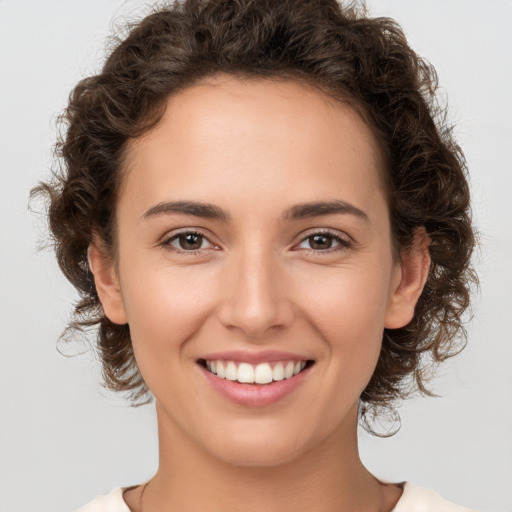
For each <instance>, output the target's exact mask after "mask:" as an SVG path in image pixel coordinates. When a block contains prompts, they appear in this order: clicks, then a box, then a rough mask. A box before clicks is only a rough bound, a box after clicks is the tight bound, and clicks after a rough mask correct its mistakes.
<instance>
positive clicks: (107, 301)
mask: <svg viewBox="0 0 512 512" xmlns="http://www.w3.org/2000/svg"><path fill="white" fill-rule="evenodd" d="M87 257H88V262H89V268H90V270H91V272H92V274H93V275H94V284H95V285H96V291H97V292H98V296H99V298H100V302H101V305H102V307H103V311H104V312H105V315H106V317H107V318H108V319H109V320H110V321H111V322H113V323H115V324H119V325H123V324H126V323H128V319H127V316H126V311H125V308H124V302H123V297H122V294H121V287H120V286H119V278H118V276H117V273H116V271H115V268H114V265H113V264H112V261H111V258H110V257H109V256H107V251H106V250H105V249H104V248H103V247H101V244H100V243H99V242H96V241H95V242H93V243H92V244H91V245H89V249H88V251H87Z"/></svg>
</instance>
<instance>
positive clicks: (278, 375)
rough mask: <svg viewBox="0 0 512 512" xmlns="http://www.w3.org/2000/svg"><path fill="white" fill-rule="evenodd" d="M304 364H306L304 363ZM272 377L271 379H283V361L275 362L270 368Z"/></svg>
mask: <svg viewBox="0 0 512 512" xmlns="http://www.w3.org/2000/svg"><path fill="white" fill-rule="evenodd" d="M304 366H306V364H304ZM272 379H273V380H283V379H284V366H283V363H277V364H276V365H275V366H274V369H273V370H272Z"/></svg>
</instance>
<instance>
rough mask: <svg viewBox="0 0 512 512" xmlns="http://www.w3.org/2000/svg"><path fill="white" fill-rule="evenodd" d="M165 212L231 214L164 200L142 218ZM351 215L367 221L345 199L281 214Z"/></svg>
mask: <svg viewBox="0 0 512 512" xmlns="http://www.w3.org/2000/svg"><path fill="white" fill-rule="evenodd" d="M166 214H179V215H192V216H194V217H202V218H205V219H214V220H220V221H223V222H229V221H230V220H231V215H230V214H229V212H227V211H225V210H223V209H222V208H219V207H218V206H215V205H213V204H209V203H200V202H197V201H164V202H162V203H158V204H157V205H155V206H153V207H151V208H150V209H149V210H148V211H147V212H146V213H144V215H143V216H142V218H143V219H147V218H150V217H155V216H159V215H166ZM335 214H344V215H353V216H355V217H357V218H360V219H362V220H364V221H366V222H369V219H368V215H366V213H365V212H364V211H363V210H361V209H359V208H357V207H356V206H354V205H352V204H350V203H347V202H345V201H340V200H335V201H313V202H309V203H300V204H296V205H294V206H292V207H291V208H289V209H288V210H286V211H285V212H284V213H283V215H282V220H283V221H289V220H299V219H305V218H311V217H319V216H321V215H335Z"/></svg>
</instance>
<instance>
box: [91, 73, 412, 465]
mask: <svg viewBox="0 0 512 512" xmlns="http://www.w3.org/2000/svg"><path fill="white" fill-rule="evenodd" d="M379 161H380V160H379V154H378V150H377V145H376V142H375V140H374V138H373V136H372V134H371V131H370V130H369V129H368V127H367V126H366V125H365V123H364V122H363V121H362V120H361V118H360V117H359V116H358V115H357V114H356V113H355V111H354V110H352V109H351V108H350V107H349V106H347V105H343V104H340V103H335V102H334V101H333V100H331V99H329V98H328V97H326V96H324V95H323V94H322V93H321V92H319V91H318V90H313V89H311V88H308V87H306V86H304V85H301V84H299V83H296V82H291V81H290V82H279V83H277V82H272V81H268V80H262V79H260V80H252V81H246V82H242V81H239V80H238V79H236V78H233V77H229V76H219V77H217V78H215V79H210V80H208V81H207V82H203V83H201V84H199V85H196V86H193V87H190V88H188V89H186V90H184V91H183V92H180V93H179V94H176V95H174V96H172V97H170V98H169V100H168V104H167V110H166V113H165V115H164V117H163V119H162V120H161V122H160V123H159V125H158V126H157V127H156V128H154V129H153V130H152V131H151V132H150V133H148V134H147V135H145V136H143V137H142V138H140V139H139V140H137V141H135V142H134V143H132V144H131V146H130V147H129V151H128V169H127V172H126V174H125V176H124V178H123V183H122V186H121V190H120V196H119V202H118V205H117V222H118V237H119V239H118V261H117V272H115V273H114V271H113V270H112V268H113V267H112V266H109V265H107V264H105V265H103V266H102V264H101V258H102V257H101V255H100V254H99V252H98V251H96V250H95V251H94V261H93V265H94V270H95V278H96V284H97V288H98V292H99V294H100V298H101V300H102V304H103V307H104V309H105V312H106V314H107V316H109V318H110V319H111V320H112V321H114V322H116V323H126V322H128V323H129V326H130V332H131V336H132V341H133V348H134V352H135V356H136V359H137V363H138V366H139V368H140V371H141V373H142V375H143V377H144V379H145V381H146V383H147V385H148V387H149V388H150V390H151V391H152V393H153V395H154V396H155V398H156V401H157V411H158V421H159V425H160V427H163V428H162V429H161V430H165V431H166V432H168V433H172V435H175V436H178V437H179V436H181V438H182V439H185V440H186V442H188V443H190V445H191V446H193V447H195V448H197V449H199V450H202V451H204V452H206V453H209V454H210V455H213V456H214V457H216V458H218V459H221V460H224V461H229V462H232V463H236V464H243V465H251V464H253V465H272V464H280V463H284V462H286V461H290V460H293V459H294V458H295V457H299V456H301V455H302V454H304V453H307V452H308V451H311V450H315V449H321V448H322V447H325V446H327V445H328V444H329V443H331V442H333V440H335V439H339V438H340V436H341V437H342V436H346V435H347V433H349V432H355V428H356V427H355V426H356V421H357V406H358V399H359V396H360V394H361V392H362V391H363V389H364V388H365V386H366V384H367V383H368V381H369V379H370V377H371V375H372V373H373V370H374V368H375V365H376V363H377V359H378V356H379V351H380V346H381V340H382V334H383V329H384V327H390V328H393V327H398V326H401V325H403V324H405V323H407V321H408V319H410V316H411V314H412V313H411V312H412V310H413V308H414V302H415V300H416V298H417V297H416V295H414V294H412V292H411V291H410V290H409V289H410V288H411V286H412V285H411V283H410V282H409V281H412V278H411V279H409V280H408V278H407V276H409V275H412V274H414V272H413V273H412V274H411V272H408V271H407V268H405V269H404V266H403V265H399V264H398V263H396V262H395V261H394V259H393V256H392V246H391V238H390V221H389V213H388V207H387V203H386V197H385V193H384V190H383V187H382V181H383V180H382V179H381V176H382V172H383V170H382V169H381V168H380V164H379ZM414 276H416V274H414ZM414 276H413V277H414ZM404 290H405V291H404ZM408 290H409V291H408ZM404 297H405V299H404ZM411 307H412V309H411ZM215 373H217V374H215ZM232 379H234V380H232ZM254 380H256V382H254ZM305 419H307V421H305Z"/></svg>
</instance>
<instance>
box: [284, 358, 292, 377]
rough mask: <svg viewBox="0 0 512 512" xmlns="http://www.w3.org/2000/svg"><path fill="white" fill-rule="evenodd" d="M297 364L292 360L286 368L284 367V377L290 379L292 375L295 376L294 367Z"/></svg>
mask: <svg viewBox="0 0 512 512" xmlns="http://www.w3.org/2000/svg"><path fill="white" fill-rule="evenodd" d="M294 367H295V365H294V364H293V362H292V361H290V362H289V363H288V364H287V365H286V367H285V369H284V378H285V379H289V378H290V377H291V376H293V369H294Z"/></svg>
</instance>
